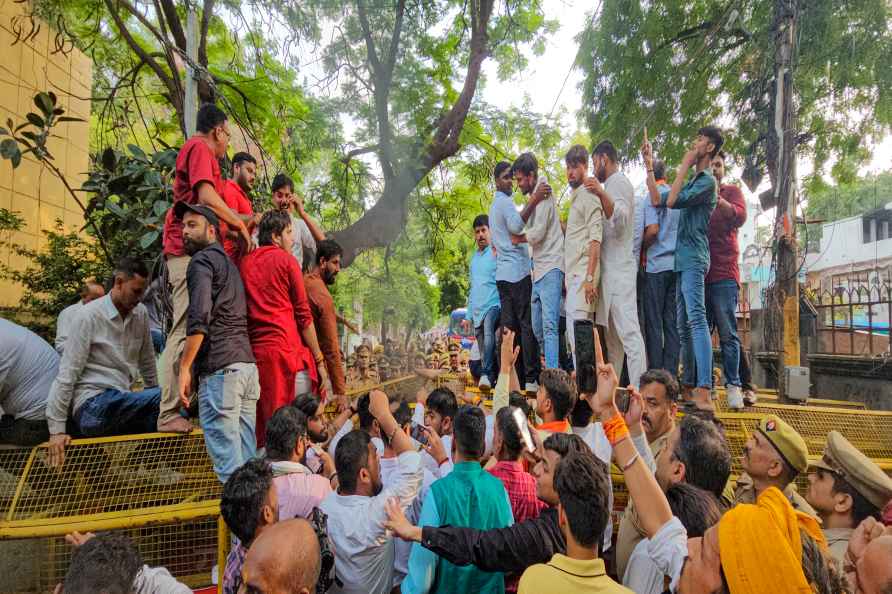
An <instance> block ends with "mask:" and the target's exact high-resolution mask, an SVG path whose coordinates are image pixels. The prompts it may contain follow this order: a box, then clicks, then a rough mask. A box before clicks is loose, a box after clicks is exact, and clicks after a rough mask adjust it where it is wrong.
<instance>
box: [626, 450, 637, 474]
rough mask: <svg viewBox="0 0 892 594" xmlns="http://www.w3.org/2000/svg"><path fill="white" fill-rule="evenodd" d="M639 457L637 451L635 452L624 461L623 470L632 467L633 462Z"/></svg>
mask: <svg viewBox="0 0 892 594" xmlns="http://www.w3.org/2000/svg"><path fill="white" fill-rule="evenodd" d="M640 457H641V456H640V455H639V454H638V452H635V455H634V456H632V459H631V460H629V461H628V462H626V463H625V464H623V472H625V471H627V470H628V469H630V468H632V464H634V463H635V462H637V461H638V458H640Z"/></svg>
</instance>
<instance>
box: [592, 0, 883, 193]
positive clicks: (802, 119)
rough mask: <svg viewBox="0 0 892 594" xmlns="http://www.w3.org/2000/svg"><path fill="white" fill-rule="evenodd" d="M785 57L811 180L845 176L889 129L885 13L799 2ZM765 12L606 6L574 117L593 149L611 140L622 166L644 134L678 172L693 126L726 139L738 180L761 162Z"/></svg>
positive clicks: (715, 5) (732, 6)
mask: <svg viewBox="0 0 892 594" xmlns="http://www.w3.org/2000/svg"><path fill="white" fill-rule="evenodd" d="M800 5H801V6H800V10H801V13H800V23H799V31H798V42H799V51H798V53H797V55H796V56H795V57H794V69H795V75H794V92H795V109H796V110H797V111H798V127H799V130H798V132H799V134H800V136H799V147H800V150H799V153H800V155H801V154H803V153H805V154H808V155H809V156H811V157H812V158H813V159H814V162H815V170H816V172H818V173H820V172H821V170H822V168H823V166H824V165H825V163H827V161H828V160H829V159H830V158H831V157H835V158H836V162H835V165H834V168H833V172H832V173H833V175H834V176H835V177H836V178H837V179H842V178H845V177H848V178H851V177H852V176H853V175H854V172H855V171H856V170H857V165H858V164H860V163H861V162H863V160H864V158H865V157H866V156H867V153H868V150H869V147H870V146H871V144H872V143H873V142H874V141H876V140H877V139H878V138H879V137H881V136H882V135H883V134H885V133H887V132H888V131H889V129H890V126H892V69H890V68H889V64H890V63H892V28H890V24H892V19H890V13H892V5H890V4H889V3H888V2H887V1H886V0H854V1H851V2H837V1H835V0H816V1H813V2H801V3H800ZM773 10H774V3H773V2H766V1H763V0H743V1H742V2H725V1H722V2H715V1H712V0H687V1H684V2H679V1H678V0H655V1H653V2H647V3H643V2H638V1H630V0H604V2H603V8H602V10H601V13H600V15H599V17H598V18H597V20H596V21H595V27H594V28H593V29H592V30H590V31H586V32H585V33H584V34H583V35H582V36H581V39H580V42H581V50H580V57H579V65H580V66H581V67H582V69H583V70H584V72H585V81H584V88H583V92H584V97H585V99H584V101H583V106H584V107H583V111H584V113H585V117H586V120H587V122H588V126H589V129H590V132H591V135H592V138H593V139H600V138H611V139H612V140H613V141H614V142H615V143H617V145H618V146H621V147H622V149H621V152H622V154H623V156H624V157H625V158H626V159H629V158H632V157H633V156H634V155H636V154H637V149H638V146H639V144H640V142H641V140H642V134H643V127H644V126H647V127H648V132H649V134H650V138H651V140H652V142H653V143H654V147H655V149H656V150H658V151H659V152H660V154H661V156H662V157H664V158H666V159H667V160H668V161H669V162H677V161H678V160H679V159H680V158H681V156H682V154H683V152H684V148H685V146H686V144H687V143H688V142H689V141H690V139H691V138H692V136H693V135H694V134H695V133H696V130H697V128H698V127H699V126H700V125H705V124H707V123H717V124H718V125H720V126H723V127H724V128H726V129H727V130H729V138H728V148H729V149H730V151H732V152H733V153H736V154H738V155H741V156H746V158H747V163H748V165H749V170H748V171H747V172H746V173H745V175H744V179H747V180H748V181H756V178H758V177H759V174H758V171H761V169H762V166H763V165H764V164H765V161H766V156H767V152H768V151H767V149H768V147H767V146H766V143H767V141H768V138H769V135H768V127H769V125H770V124H771V122H770V117H771V116H770V114H771V113H772V110H771V107H772V105H771V98H772V96H773V86H772V85H773V81H774V73H773V71H772V68H773V57H774V37H773V31H772V19H773Z"/></svg>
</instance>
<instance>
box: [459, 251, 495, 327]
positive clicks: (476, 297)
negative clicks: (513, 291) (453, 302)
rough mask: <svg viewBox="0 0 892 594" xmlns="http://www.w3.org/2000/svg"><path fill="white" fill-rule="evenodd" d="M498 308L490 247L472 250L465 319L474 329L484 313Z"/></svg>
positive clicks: (493, 258) (493, 262) (493, 261)
mask: <svg viewBox="0 0 892 594" xmlns="http://www.w3.org/2000/svg"><path fill="white" fill-rule="evenodd" d="M498 306H499V291H498V289H496V257H495V254H493V253H492V247H491V246H486V248H484V250H483V251H482V252H481V251H480V250H474V255H473V256H471V292H470V293H468V310H467V313H465V318H467V319H468V320H471V322H473V324H474V327H475V328H476V327H477V326H479V325H480V324H482V323H483V318H484V317H485V316H486V313H487V312H488V311H489V310H490V309H492V308H493V307H498Z"/></svg>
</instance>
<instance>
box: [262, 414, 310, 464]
mask: <svg viewBox="0 0 892 594" xmlns="http://www.w3.org/2000/svg"><path fill="white" fill-rule="evenodd" d="M306 434H307V415H305V414H304V413H303V412H302V411H301V410H300V409H298V408H297V407H296V406H283V407H281V408H279V410H277V411H276V412H274V413H273V416H272V417H270V419H269V421H268V422H267V423H266V457H267V458H268V459H269V460H272V461H274V462H279V461H282V460H290V459H291V455H292V453H293V452H294V448H295V446H297V440H298V439H300V438H301V437H304V436H306Z"/></svg>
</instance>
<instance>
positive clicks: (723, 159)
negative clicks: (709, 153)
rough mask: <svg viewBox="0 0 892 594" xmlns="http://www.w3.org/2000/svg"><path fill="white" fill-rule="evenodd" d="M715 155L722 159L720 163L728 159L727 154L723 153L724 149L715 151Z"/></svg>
mask: <svg viewBox="0 0 892 594" xmlns="http://www.w3.org/2000/svg"><path fill="white" fill-rule="evenodd" d="M715 156H716V157H721V159H722V163H725V162H727V161H728V155H727V154H725V151H719V152H717V153H716V154H715Z"/></svg>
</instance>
